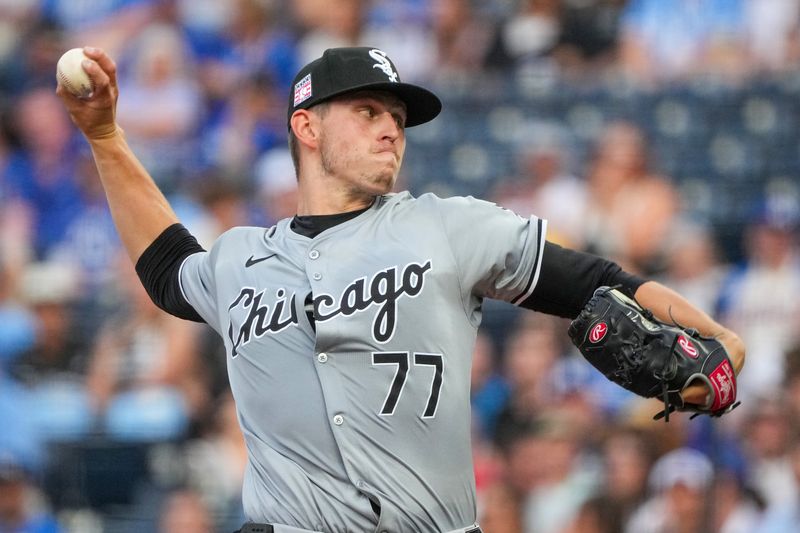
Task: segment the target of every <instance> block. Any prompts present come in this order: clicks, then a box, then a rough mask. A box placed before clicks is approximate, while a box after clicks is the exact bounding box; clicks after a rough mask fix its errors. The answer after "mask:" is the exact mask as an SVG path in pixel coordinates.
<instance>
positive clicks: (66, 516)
mask: <svg viewBox="0 0 800 533" xmlns="http://www.w3.org/2000/svg"><path fill="white" fill-rule="evenodd" d="M86 44H91V45H93V46H99V47H102V48H104V49H105V50H107V51H108V52H110V54H111V55H112V56H113V57H114V58H115V59H116V61H117V64H118V68H119V86H120V93H121V97H120V102H119V108H118V119H119V123H120V124H121V126H122V127H123V129H124V130H125V132H126V135H127V138H128V140H129V142H130V144H131V145H132V147H133V149H134V151H135V152H136V153H137V155H138V156H139V157H140V159H141V160H142V161H143V163H144V164H145V166H146V167H147V168H148V170H149V171H150V172H151V174H152V175H153V177H154V178H155V180H156V181H157V183H158V184H159V186H160V187H161V188H162V190H163V191H164V192H165V193H166V194H167V195H168V196H169V198H170V200H171V202H172V204H173V206H174V208H175V210H176V211H177V212H178V214H179V216H180V217H181V219H182V220H183V221H184V223H185V225H186V226H187V227H188V228H189V229H190V230H191V231H192V232H193V233H194V234H195V235H196V236H197V237H198V238H199V240H200V241H201V243H202V244H204V245H206V246H208V245H209V244H210V243H211V242H212V241H213V239H214V238H215V237H216V236H218V235H219V234H220V233H221V232H223V231H225V230H226V229H228V228H230V227H232V226H236V225H264V226H268V225H271V224H272V223H273V222H274V221H276V220H279V219H281V218H284V217H287V216H292V215H293V213H294V207H295V197H294V195H295V177H294V170H293V167H292V163H291V159H290V157H289V154H288V151H287V149H286V122H285V117H286V115H285V113H286V105H287V95H288V89H289V87H288V86H289V84H290V82H291V79H292V77H293V75H294V73H295V72H296V70H297V69H298V68H299V67H300V66H302V65H303V64H305V63H306V62H307V61H309V60H311V59H313V58H315V57H318V56H319V55H320V54H321V52H322V51H323V50H324V49H325V48H328V47H333V46H343V45H369V46H376V47H380V48H382V49H384V50H385V51H387V53H388V54H389V55H390V56H391V57H392V58H393V60H394V61H395V63H396V64H397V66H398V70H399V71H400V73H401V76H402V77H403V79H404V80H405V81H413V82H416V83H421V84H424V85H426V86H429V87H431V88H433V89H434V90H436V89H437V88H442V90H441V92H440V96H441V97H442V99H443V101H444V104H445V109H447V105H448V102H449V98H450V97H451V95H450V93H449V92H448V91H447V88H452V87H454V86H459V85H460V86H464V85H465V84H466V86H468V87H469V86H470V84H472V83H475V84H476V86H477V81H478V80H481V81H482V82H483V83H486V82H487V80H489V81H491V80H493V79H499V80H502V79H509V78H514V77H520V76H523V77H527V79H530V78H531V77H533V78H536V77H537V76H556V77H558V78H559V79H560V80H563V82H564V83H567V84H572V85H573V86H582V85H583V84H585V83H587V81H588V80H596V79H615V80H624V81H625V83H627V84H630V85H631V86H635V87H638V88H640V89H641V90H645V91H655V92H657V91H659V90H661V89H663V88H664V87H675V86H680V85H681V84H684V83H691V82H692V81H693V80H697V79H698V78H704V79H706V78H708V77H713V78H714V79H715V80H717V82H718V83H723V84H726V85H729V86H732V87H737V88H738V89H739V90H745V91H746V90H747V87H748V86H749V84H752V83H756V82H757V81H758V80H761V79H764V78H765V77H778V78H780V77H781V76H792V75H796V74H797V71H798V67H800V63H798V59H800V2H798V1H797V0H627V1H626V0H491V1H480V2H479V1H470V0H336V1H335V2H330V1H324V0H284V1H279V0H92V1H74V0H0V533H7V532H14V533H20V532H25V533H27V532H37V533H38V532H42V533H43V532H67V531H75V532H88V533H94V532H101V531H120V532H140V531H142V532H144V531H147V532H152V531H158V532H161V533H179V532H184V531H192V532H196V533H202V532H211V531H233V530H234V529H237V528H238V527H239V525H240V524H241V522H242V521H243V516H242V511H241V503H240V489H241V481H242V475H243V472H244V465H245V461H246V453H245V450H244V444H243V440H242V438H241V435H240V433H239V429H238V425H237V420H236V413H235V408H234V406H233V400H232V398H231V395H230V391H229V388H228V385H227V377H226V371H225V352H224V350H223V348H222V345H221V341H220V340H218V339H217V338H216V337H215V334H214V333H213V332H211V330H210V329H209V328H207V327H205V326H203V325H198V324H194V323H189V322H184V321H181V320H178V319H176V318H174V317H170V316H168V315H166V314H164V313H163V312H161V311H160V310H158V309H157V308H156V307H155V306H154V305H153V304H152V303H151V302H150V301H149V299H148V298H147V295H146V294H145V292H144V290H143V288H142V287H141V286H140V284H139V282H138V278H137V277H136V274H135V272H134V269H133V266H132V265H131V264H130V260H129V259H128V258H127V256H125V254H124V252H123V251H122V249H121V246H120V243H119V241H118V238H117V236H116V233H115V230H114V227H113V224H112V221H111V217H110V214H109V212H108V209H107V207H106V205H105V199H104V195H103V191H102V188H101V187H100V185H99V183H98V179H97V174H96V171H95V169H94V165H93V162H92V158H91V154H90V152H89V150H88V147H87V145H86V144H85V142H84V141H83V140H82V139H81V138H80V136H79V135H78V132H77V131H76V130H75V128H73V127H72V125H71V124H70V121H69V118H68V116H67V115H66V114H65V112H64V110H63V108H62V106H61V104H60V102H59V100H58V98H57V97H56V96H55V94H54V89H55V77H54V73H55V64H56V61H57V60H58V57H59V56H60V55H61V53H63V52H64V51H65V50H67V49H69V48H72V47H76V46H83V45H86ZM795 87H796V85H795ZM798 93H800V89H798ZM578 118H580V117H578ZM793 118H794V122H793V127H794V129H793V130H792V132H793V135H794V136H793V137H790V140H791V143H793V145H792V146H793V147H792V150H794V151H795V157H798V156H797V154H796V151H797V147H798V146H800V135H797V131H798V130H797V129H796V128H797V126H796V124H797V120H798V119H800V115H798V116H795V117H793ZM790 119H791V117H790ZM443 120H446V115H443V117H442V118H440V119H439V121H443ZM501 126H502V125H501ZM572 126H573V128H574V129H575V130H580V129H582V127H583V125H582V124H581V123H580V121H579V120H578V123H574V122H573V123H572ZM594 126H595V127H593V128H592V130H591V131H596V132H597V133H596V134H595V135H593V136H592V137H591V139H590V141H591V143H590V144H591V147H590V150H588V151H587V152H586V154H585V157H581V160H579V161H576V160H575V159H576V157H575V154H574V153H570V150H569V143H566V142H562V141H564V139H563V138H558V137H556V136H542V137H541V138H532V139H531V142H530V143H520V144H519V146H520V147H519V149H518V152H517V153H516V154H515V160H516V162H517V164H516V168H515V172H514V173H513V175H510V176H497V177H496V178H497V179H496V180H495V181H493V182H492V183H491V184H490V186H487V187H486V190H489V191H490V193H489V195H488V196H489V199H491V200H493V201H496V202H497V203H499V204H500V205H503V206H505V207H508V208H510V209H512V210H514V211H516V212H518V213H519V214H521V215H524V216H527V215H530V214H536V215H538V216H540V217H543V218H547V219H548V220H549V221H550V226H549V227H550V233H549V235H548V238H550V239H551V240H554V241H556V242H559V243H561V244H565V245H568V246H571V247H574V248H577V249H582V250H587V251H590V252H594V253H599V254H602V255H605V256H607V257H610V258H612V259H614V260H616V261H618V262H619V263H620V264H622V265H623V266H624V267H625V268H627V269H629V270H631V271H634V272H638V273H640V274H642V275H644V276H648V277H651V278H654V279H658V280H659V281H662V282H663V283H665V284H667V285H668V286H670V287H673V288H675V289H677V290H678V291H679V292H681V293H682V294H684V295H686V296H687V297H688V298H689V299H690V300H692V301H693V302H695V303H696V304H698V305H699V306H700V307H701V308H703V309H704V310H706V311H707V312H709V313H710V314H712V315H713V316H714V317H716V318H717V319H719V320H720V321H721V322H723V323H725V324H727V325H729V326H730V327H731V328H733V329H734V330H735V331H737V332H738V333H739V334H740V335H741V336H742V337H743V338H744V340H745V342H746V343H747V345H748V348H749V349H748V363H747V365H746V367H745V371H744V375H743V376H742V379H741V381H740V397H741V399H742V406H741V407H740V408H739V409H737V410H736V411H734V412H732V413H731V414H730V415H728V416H726V417H724V418H722V419H718V420H717V419H715V420H711V419H708V418H698V419H694V420H689V418H688V416H682V415H677V416H674V417H671V419H670V422H669V424H668V425H667V424H664V423H663V422H661V423H656V422H654V421H653V420H652V419H651V418H652V415H653V414H655V413H656V412H657V411H658V410H659V409H660V407H659V405H658V402H655V403H653V402H650V401H644V400H641V399H638V398H635V397H633V396H632V395H630V394H628V393H625V392H624V391H622V390H620V389H619V388H617V387H616V386H614V385H612V384H610V383H609V382H606V381H605V378H603V377H602V376H600V375H599V374H597V373H596V372H595V371H594V370H593V369H592V368H591V367H589V366H588V364H587V363H585V362H584V361H583V360H582V359H581V358H580V355H579V354H577V353H576V351H575V350H574V349H573V348H572V346H571V345H570V344H569V341H568V339H567V338H566V335H565V331H566V325H567V324H566V323H565V322H564V321H563V320H559V319H553V318H552V317H548V316H543V315H537V314H533V313H521V312H519V311H518V310H516V309H515V308H512V307H511V306H507V305H504V304H499V303H493V302H487V305H486V313H485V319H484V325H483V326H482V330H481V334H480V336H479V340H478V344H477V347H476V350H475V353H474V369H473V375H472V392H473V396H472V399H473V413H474V422H475V423H474V436H473V449H474V456H475V474H476V482H477V487H478V495H479V517H478V518H479V521H480V523H481V525H482V527H483V530H484V531H486V532H487V533H616V532H624V533H648V532H652V533H673V532H676V533H754V532H757V533H782V532H787V533H788V532H794V531H798V530H800V318H798V317H800V264H799V263H798V229H800V203H798V188H799V187H798V181H800V169H797V171H796V172H795V173H793V174H792V175H789V176H786V177H785V179H784V180H782V181H780V182H778V183H777V184H776V185H775V186H774V187H772V188H771V189H770V188H766V189H765V191H766V192H768V193H769V194H765V195H763V197H759V198H753V205H752V206H748V209H749V211H748V214H747V217H746V220H747V224H746V226H745V227H744V228H742V231H741V232H740V234H739V235H738V237H739V238H740V241H739V243H738V246H739V249H740V251H741V253H739V254H734V255H736V260H735V261H733V260H731V254H728V253H726V250H724V249H722V247H721V244H720V242H719V240H718V239H717V235H716V234H715V231H714V228H713V227H712V226H711V225H709V221H708V220H703V219H702V218H700V219H698V218H697V217H693V216H689V212H688V209H687V205H688V204H691V199H690V198H687V197H686V191H685V190H684V189H681V188H680V187H678V185H677V184H676V182H675V180H674V179H672V177H670V176H669V175H666V174H665V173H664V172H662V171H660V170H659V169H657V168H655V165H654V164H653V163H654V161H653V158H652V155H651V147H650V146H649V144H648V138H647V135H646V133H645V131H644V130H643V128H642V126H641V125H640V124H637V122H636V121H635V120H618V121H613V122H609V123H603V124H601V125H600V127H597V125H594ZM440 127H441V128H447V127H448V126H447V124H443V125H441V126H440ZM587 131H589V130H588V125H587ZM456 133H457V132H456ZM567 133H568V134H569V133H570V132H567ZM572 133H573V134H575V135H580V134H581V132H579V131H574V132H572ZM408 136H409V142H410V143H412V141H413V140H414V136H415V131H414V130H409V132H408ZM450 136H451V137H452V136H453V134H452V133H451V135H450ZM734 155H735V154H734ZM407 157H408V158H411V157H413V143H412V145H411V150H410V151H409V154H408V155H407ZM409 178H410V177H409V176H401V183H406V184H408V183H413V184H414V186H413V187H412V192H414V193H416V194H421V193H423V192H426V191H427V190H428V188H427V187H426V183H427V182H429V181H432V180H434V179H435V178H436V176H415V177H414V179H413V180H411V179H409ZM454 192H456V193H459V192H460V191H457V190H456V191H454ZM710 203H711V204H712V205H713V203H714V199H713V198H712V199H710ZM465 355H466V354H465ZM273 408H276V409H279V408H280V409H287V408H288V409H290V408H291V406H273ZM432 445H436V446H444V445H446V443H432Z"/></svg>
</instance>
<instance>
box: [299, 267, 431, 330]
mask: <svg viewBox="0 0 800 533" xmlns="http://www.w3.org/2000/svg"><path fill="white" fill-rule="evenodd" d="M430 268H431V262H430V261H428V262H427V263H425V264H422V265H421V264H418V263H410V264H408V265H406V266H405V267H404V268H403V270H402V272H401V273H400V275H399V276H398V273H397V267H391V268H387V269H386V270H382V271H380V272H378V273H377V274H375V275H374V276H373V277H372V281H371V282H370V283H369V285H367V279H366V278H359V279H357V280H355V281H353V283H351V284H350V285H348V286H347V287H346V288H345V289H344V290H343V291H342V296H341V297H340V298H339V303H338V305H337V303H336V299H335V298H334V297H333V296H331V295H329V294H320V295H318V296H317V297H315V298H314V318H315V319H316V320H317V321H318V322H324V321H326V320H330V319H331V318H333V317H335V316H337V315H343V316H350V315H352V314H354V313H357V312H359V311H365V310H366V309H368V308H369V307H370V306H372V305H379V306H380V308H379V309H378V312H377V313H376V314H375V320H374V321H373V323H372V335H373V337H374V338H375V340H376V341H378V342H386V341H388V340H389V339H391V338H392V335H394V330H395V326H396V325H397V300H398V299H399V298H400V297H401V296H403V295H407V296H411V297H414V296H416V295H418V294H419V293H420V292H421V291H422V286H423V284H424V282H425V273H426V272H427V271H428V270H430ZM398 278H399V279H400V285H398V284H397V281H398Z"/></svg>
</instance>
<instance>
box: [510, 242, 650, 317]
mask: <svg viewBox="0 0 800 533" xmlns="http://www.w3.org/2000/svg"><path fill="white" fill-rule="evenodd" d="M645 281H647V280H645V279H642V278H640V277H638V276H635V275H633V274H630V273H628V272H625V271H624V270H622V268H620V266H619V265H617V264H616V263H614V262H613V261H609V260H607V259H603V258H602V257H598V256H596V255H592V254H587V253H584V252H578V251H576V250H570V249H569V248H562V247H561V246H559V245H557V244H553V243H551V242H549V241H548V242H545V245H544V254H543V256H542V265H541V269H540V271H539V282H538V283H537V285H536V288H535V289H534V290H533V293H531V295H530V296H529V297H528V298H527V299H526V300H525V301H523V302H521V303H520V304H519V305H520V306H522V307H525V308H527V309H533V310H534V311H541V312H543V313H548V314H551V315H557V316H560V317H564V318H575V317H576V316H578V313H580V311H581V309H583V306H584V305H585V304H586V302H587V301H589V298H591V297H592V294H594V291H595V289H597V288H598V287H602V286H604V285H605V286H609V287H613V286H619V287H620V289H621V290H622V291H623V292H624V293H625V294H627V295H628V296H631V297H633V295H634V293H635V292H636V289H638V288H639V286H640V285H642V284H643V283H644V282H645Z"/></svg>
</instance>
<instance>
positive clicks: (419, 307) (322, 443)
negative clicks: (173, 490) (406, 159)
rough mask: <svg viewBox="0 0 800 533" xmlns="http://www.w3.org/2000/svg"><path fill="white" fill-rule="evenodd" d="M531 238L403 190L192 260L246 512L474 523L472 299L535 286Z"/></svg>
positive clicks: (473, 207) (339, 525)
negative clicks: (212, 332)
mask: <svg viewBox="0 0 800 533" xmlns="http://www.w3.org/2000/svg"><path fill="white" fill-rule="evenodd" d="M544 236H545V222H544V221H543V220H540V219H537V218H531V219H523V218H521V217H519V216H518V215H516V214H514V213H512V212H510V211H508V210H505V209H501V208H499V207H497V206H495V205H494V204H491V203H488V202H484V201H481V200H476V199H474V198H451V199H440V198H438V197H436V196H434V195H431V194H426V195H423V196H421V197H420V198H414V197H412V196H411V195H410V194H409V193H400V194H390V195H386V196H382V197H379V198H377V199H376V201H375V202H374V204H373V205H372V207H370V208H369V209H368V210H366V211H365V212H364V213H362V214H360V215H358V216H356V217H355V218H353V219H351V220H348V221H346V222H344V223H342V224H339V225H337V226H334V227H333V228H330V229H327V230H325V231H323V232H322V233H320V234H319V235H318V236H316V237H315V238H308V237H305V236H302V235H299V234H297V233H295V232H294V231H292V230H291V229H290V220H288V219H287V220H282V221H280V222H279V223H278V224H276V225H275V226H273V227H272V228H269V229H266V230H265V229H264V228H236V229H233V230H230V231H228V232H226V233H225V234H224V235H222V236H221V237H220V238H219V239H218V240H217V242H216V243H215V244H214V246H213V247H212V248H211V250H210V251H208V252H203V253H197V254H194V255H191V256H189V257H188V258H187V259H186V260H185V261H184V263H183V265H182V267H181V273H180V281H181V290H182V291H183V294H184V297H185V298H186V300H187V301H188V302H189V303H190V304H191V305H192V306H193V307H194V308H195V310H196V311H197V312H198V314H200V315H201V316H202V317H203V319H205V320H206V322H208V324H210V325H211V326H212V327H213V328H215V329H216V330H217V332H219V333H220V335H222V337H223V338H224V340H225V347H226V349H227V358H228V361H227V364H228V373H229V379H230V383H231V389H232V391H233V394H234V397H235V399H236V406H237V409H238V415H239V422H240V424H241V427H242V430H243V432H244V436H245V441H246V444H247V449H248V454H249V462H248V467H247V471H246V474H245V481H244V489H243V502H244V509H245V513H246V515H247V517H248V518H249V519H251V520H253V521H256V522H270V523H279V524H286V525H289V526H296V527H303V528H309V529H316V530H319V531H326V532H328V531H331V532H343V531H352V532H364V531H395V532H397V531H418V532H441V531H448V530H453V529H457V528H461V527H465V526H469V525H471V524H473V523H474V522H475V519H476V516H475V514H476V502H475V483H474V476H473V469H472V457H471V447H470V403H469V401H470V400H469V392H470V391H469V388H470V366H471V357H472V350H473V345H474V341H475V337H476V333H477V329H478V326H479V323H480V320H481V302H482V299H483V298H484V297H492V298H498V299H502V300H506V301H509V302H512V303H513V302H520V301H522V300H524V299H525V298H526V297H527V296H529V295H530V293H531V292H532V291H533V289H534V287H535V285H536V281H537V276H538V272H539V267H540V264H541V256H542V251H543V248H544V238H545V237H544ZM312 309H313V317H314V319H313V323H312V321H311V320H309V318H308V315H307V313H306V311H307V310H309V311H310V310H312ZM370 500H372V502H374V503H375V504H377V505H379V508H380V518H379V519H378V517H377V516H376V513H375V511H374V510H373V508H374V507H376V506H373V505H372V504H371V503H370Z"/></svg>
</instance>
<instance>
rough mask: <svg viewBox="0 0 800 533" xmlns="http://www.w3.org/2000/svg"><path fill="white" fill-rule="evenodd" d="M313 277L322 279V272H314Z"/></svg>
mask: <svg viewBox="0 0 800 533" xmlns="http://www.w3.org/2000/svg"><path fill="white" fill-rule="evenodd" d="M312 277H313V278H314V279H315V280H317V281H319V280H321V279H322V274H320V273H319V272H314V275H313V276H312Z"/></svg>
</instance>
